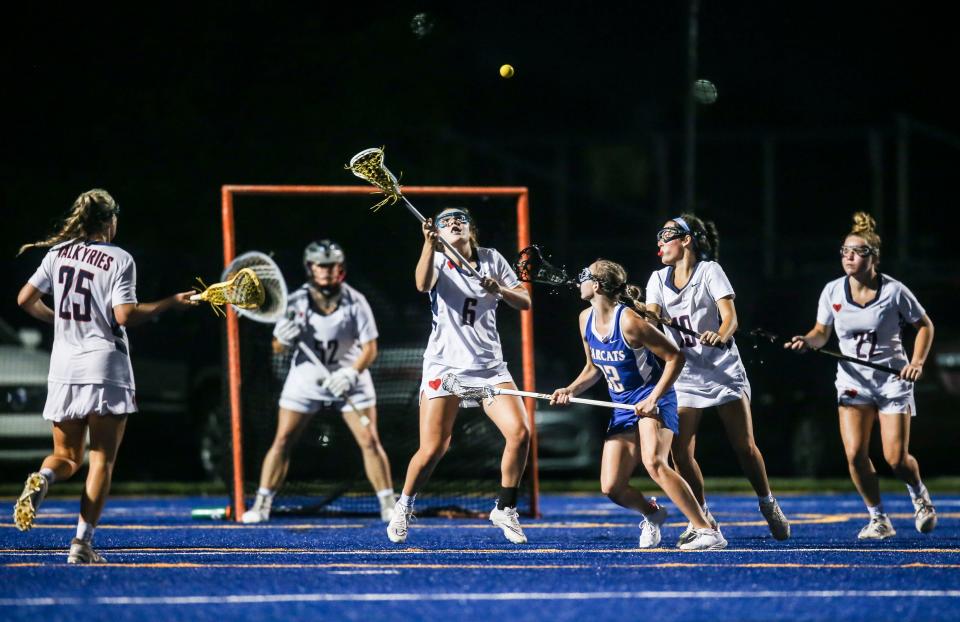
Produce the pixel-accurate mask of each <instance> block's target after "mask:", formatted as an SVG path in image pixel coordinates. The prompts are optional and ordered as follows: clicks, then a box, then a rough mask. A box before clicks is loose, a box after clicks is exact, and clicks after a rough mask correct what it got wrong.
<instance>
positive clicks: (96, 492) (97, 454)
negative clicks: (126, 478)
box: [67, 413, 127, 564]
mask: <svg viewBox="0 0 960 622" xmlns="http://www.w3.org/2000/svg"><path fill="white" fill-rule="evenodd" d="M87 426H88V428H89V430H90V456H89V461H88V462H89V467H88V471H87V480H86V482H85V484H84V489H83V494H82V495H81V497H80V518H79V520H78V521H77V535H76V537H75V538H74V539H73V541H72V542H71V543H70V555H69V556H68V557H67V562H68V563H72V564H90V563H103V562H104V561H105V560H104V559H103V558H102V557H101V556H100V555H99V554H97V552H96V551H94V550H93V548H92V543H93V531H94V529H95V528H96V526H97V523H99V522H100V515H101V514H102V513H103V506H104V504H105V503H106V502H107V496H108V495H109V494H110V484H111V482H112V480H113V466H114V464H116V460H117V451H118V450H119V449H120V443H121V441H122V440H123V432H124V430H125V429H126V426H127V416H126V415H109V414H107V415H98V414H95V413H91V414H90V415H89V416H88V417H87Z"/></svg>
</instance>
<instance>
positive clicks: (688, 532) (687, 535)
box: [677, 508, 720, 548]
mask: <svg viewBox="0 0 960 622" xmlns="http://www.w3.org/2000/svg"><path fill="white" fill-rule="evenodd" d="M704 513H705V514H706V515H707V522H708V523H710V526H711V527H713V528H714V529H717V530H719V529H720V524H719V523H718V522H717V519H715V518H714V517H713V514H711V513H710V508H707V511H706V512H704ZM693 531H694V527H693V523H687V528H686V529H684V530H683V533H681V534H680V537H679V538H677V548H680V546H681V545H683V544H686V543H687V542H690V540H692V539H693V538H694V535H693Z"/></svg>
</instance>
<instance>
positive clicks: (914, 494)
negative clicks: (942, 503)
mask: <svg viewBox="0 0 960 622" xmlns="http://www.w3.org/2000/svg"><path fill="white" fill-rule="evenodd" d="M907 490H909V491H910V498H911V499H916V498H918V497H922V496H924V495H925V494H927V487H926V486H924V485H923V482H917V485H916V486H911V485H910V484H907Z"/></svg>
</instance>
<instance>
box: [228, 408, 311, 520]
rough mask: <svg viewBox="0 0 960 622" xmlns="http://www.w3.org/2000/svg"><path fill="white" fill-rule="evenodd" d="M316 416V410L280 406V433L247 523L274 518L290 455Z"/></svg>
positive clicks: (266, 459) (246, 515) (267, 459)
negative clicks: (297, 409)
mask: <svg viewBox="0 0 960 622" xmlns="http://www.w3.org/2000/svg"><path fill="white" fill-rule="evenodd" d="M312 418H313V413H309V412H300V411H296V410H293V409H290V408H286V407H283V406H281V407H280V409H279V411H278V414H277V432H276V434H274V436H273V443H271V444H270V449H268V450H267V455H265V456H264V457H263V464H262V466H261V467H260V487H259V488H258V489H257V497H256V499H255V500H254V502H253V505H252V506H251V508H250V509H249V510H247V511H246V512H244V513H243V516H242V517H241V520H242V521H243V522H244V523H261V522H264V521H266V520H269V519H270V508H271V506H272V504H273V497H274V496H275V495H276V494H277V491H278V490H280V487H281V486H283V482H285V481H286V479H287V471H288V470H289V469H290V455H291V453H292V452H293V448H294V447H296V445H297V441H299V440H300V436H302V435H303V431H304V430H305V429H306V428H307V425H308V424H309V423H310V420H311V419H312Z"/></svg>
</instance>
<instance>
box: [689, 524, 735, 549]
mask: <svg viewBox="0 0 960 622" xmlns="http://www.w3.org/2000/svg"><path fill="white" fill-rule="evenodd" d="M677 548H679V549H680V550H681V551H719V550H720V549H725V548H727V540H726V538H724V537H723V534H722V533H720V530H719V529H696V528H694V530H693V538H692V539H691V540H688V541H687V542H684V543H683V544H681V545H680V546H679V547H677Z"/></svg>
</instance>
